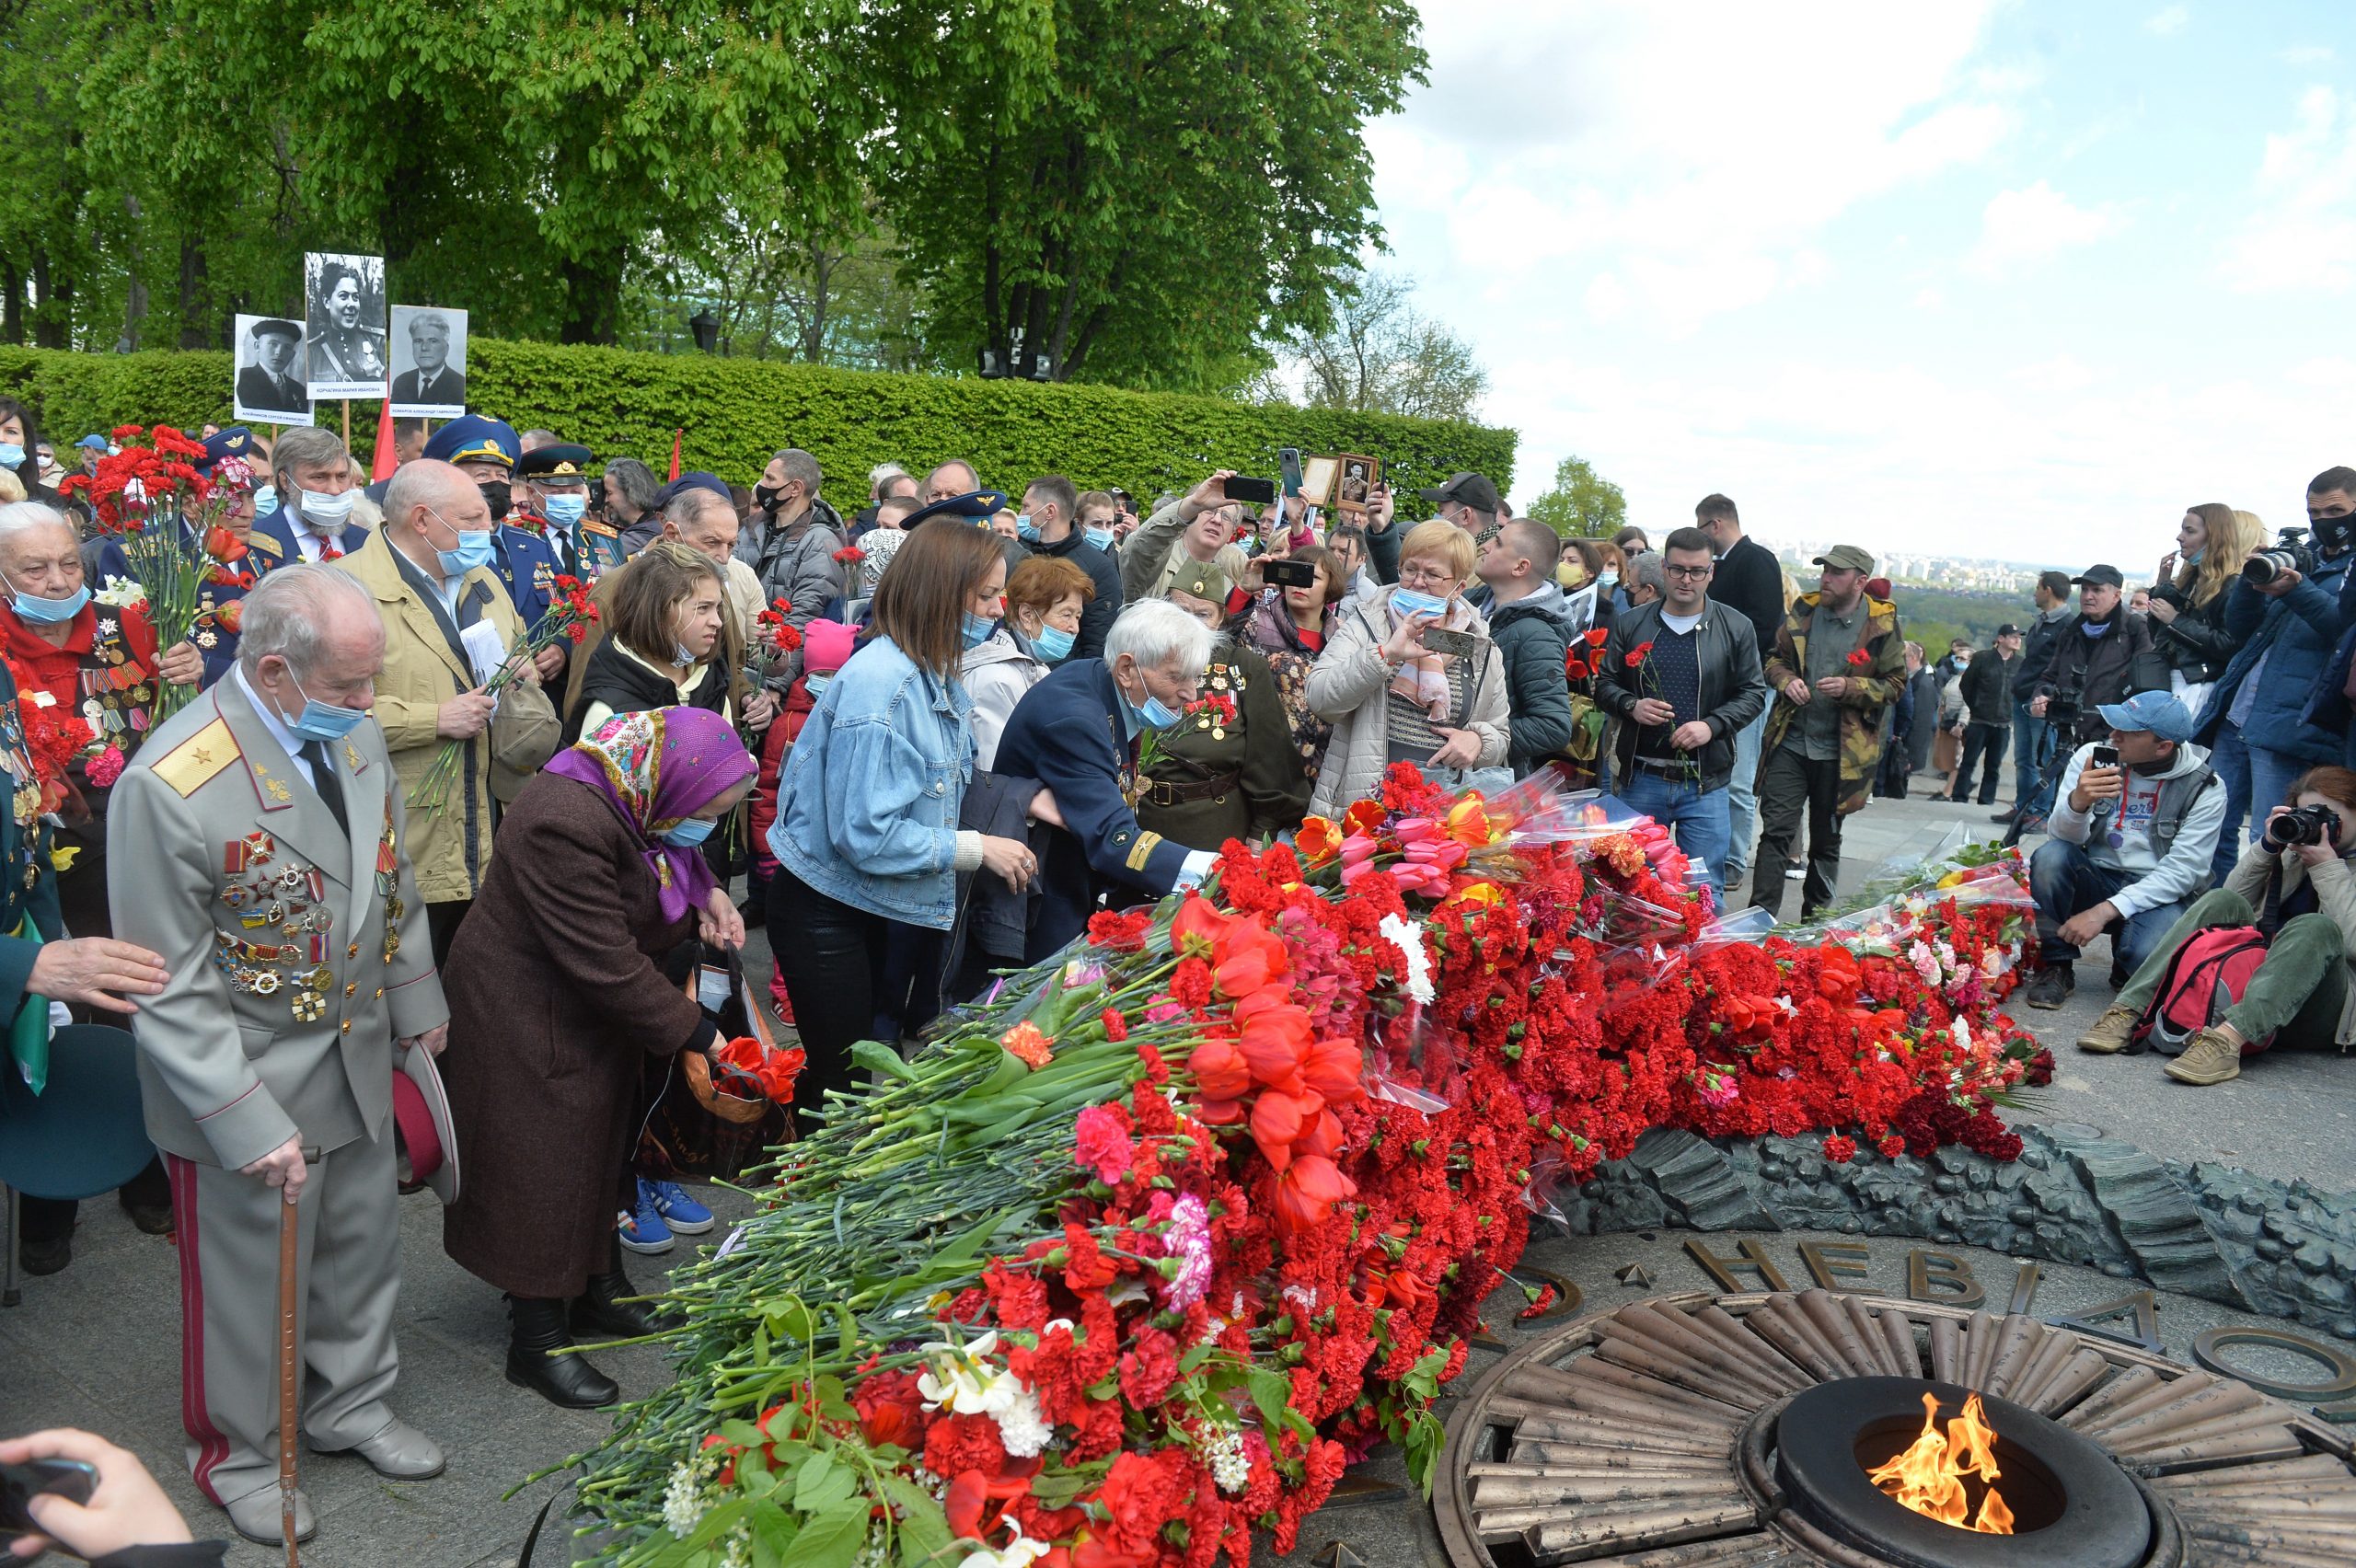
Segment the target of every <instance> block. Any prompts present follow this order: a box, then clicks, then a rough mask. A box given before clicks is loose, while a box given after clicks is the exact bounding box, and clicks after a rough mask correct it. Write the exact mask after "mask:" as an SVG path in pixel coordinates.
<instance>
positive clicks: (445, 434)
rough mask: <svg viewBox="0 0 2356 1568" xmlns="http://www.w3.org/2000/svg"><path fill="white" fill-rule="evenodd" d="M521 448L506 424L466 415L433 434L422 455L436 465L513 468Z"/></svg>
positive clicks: (474, 415)
mask: <svg viewBox="0 0 2356 1568" xmlns="http://www.w3.org/2000/svg"><path fill="white" fill-rule="evenodd" d="M523 448H524V444H523V443H522V442H521V441H519V440H517V439H516V437H515V427H514V425H511V424H509V423H508V422H507V421H505V420H493V419H485V418H484V417H483V416H482V415H480V414H468V415H466V416H465V417H463V418H460V419H455V420H452V421H450V422H449V423H448V424H445V425H444V426H443V427H442V428H441V429H440V430H437V431H435V432H433V435H432V436H431V437H430V438H428V440H427V441H426V443H425V452H424V454H423V455H425V456H428V457H431V458H433V460H434V461H436V462H438V463H504V464H506V465H507V467H510V468H513V467H515V460H516V458H517V457H518V456H519V455H521V454H522V452H523Z"/></svg>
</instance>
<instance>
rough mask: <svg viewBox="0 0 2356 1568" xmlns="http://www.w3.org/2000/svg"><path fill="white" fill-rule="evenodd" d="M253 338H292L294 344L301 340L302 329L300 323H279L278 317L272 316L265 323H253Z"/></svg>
mask: <svg viewBox="0 0 2356 1568" xmlns="http://www.w3.org/2000/svg"><path fill="white" fill-rule="evenodd" d="M254 336H255V337H257V338H292V339H294V340H295V341H296V342H300V341H302V340H303V328H302V324H301V323H300V322H295V321H281V320H280V319H278V317H274V316H273V317H271V318H270V319H269V320H267V321H257V322H255V323H254Z"/></svg>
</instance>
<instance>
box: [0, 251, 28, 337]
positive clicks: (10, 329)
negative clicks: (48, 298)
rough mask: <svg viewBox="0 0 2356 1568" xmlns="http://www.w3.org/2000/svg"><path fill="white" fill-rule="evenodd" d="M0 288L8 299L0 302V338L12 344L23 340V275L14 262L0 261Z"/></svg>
mask: <svg viewBox="0 0 2356 1568" xmlns="http://www.w3.org/2000/svg"><path fill="white" fill-rule="evenodd" d="M0 288H5V289H6V290H7V291H8V297H7V299H6V301H5V302H0V337H5V338H6V339H7V340H8V341H10V342H12V343H17V344H21V343H23V342H24V340H25V275H24V273H22V272H21V271H17V264H16V263H15V262H14V261H0Z"/></svg>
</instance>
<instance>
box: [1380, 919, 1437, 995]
mask: <svg viewBox="0 0 2356 1568" xmlns="http://www.w3.org/2000/svg"><path fill="white" fill-rule="evenodd" d="M1375 929H1377V930H1379V931H1380V932H1381V933H1382V936H1383V940H1386V941H1388V942H1389V943H1390V944H1391V945H1392V947H1395V948H1397V949H1398V950H1399V956H1400V957H1401V958H1402V959H1403V960H1404V961H1405V962H1406V965H1407V974H1406V986H1407V995H1408V996H1410V997H1414V998H1415V1000H1416V1001H1419V1002H1429V1001H1430V1000H1431V999H1432V961H1431V957H1430V955H1429V954H1428V953H1426V952H1425V951H1424V937H1423V933H1422V932H1421V931H1418V930H1417V929H1416V928H1415V927H1414V926H1412V925H1410V924H1408V923H1407V921H1406V919H1405V918H1404V917H1402V916H1398V915H1385V916H1384V917H1382V924H1381V925H1380V926H1378V927H1376V928H1375Z"/></svg>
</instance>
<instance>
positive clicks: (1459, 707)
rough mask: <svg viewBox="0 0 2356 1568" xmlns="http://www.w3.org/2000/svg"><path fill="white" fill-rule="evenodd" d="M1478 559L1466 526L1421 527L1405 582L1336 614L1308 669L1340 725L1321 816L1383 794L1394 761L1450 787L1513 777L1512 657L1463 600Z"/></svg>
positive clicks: (1404, 562) (1316, 692)
mask: <svg viewBox="0 0 2356 1568" xmlns="http://www.w3.org/2000/svg"><path fill="white" fill-rule="evenodd" d="M1473 556H1474V548H1473V544H1472V535H1470V534H1468V533H1466V532H1465V531H1464V530H1463V529H1461V528H1459V527H1457V526H1456V525H1454V524H1452V523H1443V522H1440V521H1438V519H1434V520H1433V521H1431V522H1428V523H1419V524H1417V525H1415V528H1414V529H1413V530H1412V531H1411V532H1410V533H1409V534H1408V535H1407V537H1406V538H1405V540H1404V541H1403V542H1402V543H1401V545H1400V547H1399V582H1398V583H1397V585H1396V586H1394V587H1391V588H1386V589H1384V590H1382V591H1381V592H1380V593H1379V594H1376V595H1375V596H1374V597H1373V598H1372V599H1371V600H1370V601H1367V602H1364V603H1360V602H1357V601H1350V602H1345V604H1344V605H1342V606H1341V610H1340V613H1339V614H1338V615H1337V616H1335V617H1334V626H1333V629H1332V631H1331V632H1329V633H1328V634H1327V637H1326V640H1325V651H1323V652H1322V653H1321V654H1320V655H1319V656H1318V659H1317V667H1316V668H1315V669H1313V670H1311V672H1310V674H1309V705H1310V707H1311V708H1312V709H1315V710H1316V712H1317V714H1318V716H1319V717H1320V718H1322V719H1325V720H1327V721H1330V722H1331V723H1332V724H1333V726H1334V738H1333V740H1332V741H1331V742H1330V743H1329V744H1328V745H1327V747H1326V751H1325V761H1324V764H1323V766H1322V767H1321V768H1320V769H1319V771H1318V775H1317V792H1316V794H1315V796H1314V797H1313V798H1312V799H1311V801H1310V810H1311V811H1312V812H1314V813H1317V814H1318V815H1320V816H1335V815H1339V814H1340V813H1341V812H1343V811H1344V810H1345V809H1346V808H1347V807H1348V806H1349V805H1350V804H1351V802H1353V801H1362V800H1365V799H1367V798H1368V797H1369V796H1371V795H1373V794H1374V793H1375V792H1376V791H1377V790H1379V789H1380V788H1381V785H1382V774H1383V770H1384V769H1385V768H1387V767H1390V766H1391V765H1392V763H1394V762H1412V763H1414V764H1415V765H1416V766H1417V767H1421V768H1422V769H1423V770H1424V772H1425V774H1426V777H1428V778H1431V779H1432V780H1433V781H1434V782H1435V783H1438V784H1439V785H1441V786H1442V787H1443V788H1448V789H1463V788H1470V787H1480V786H1485V785H1487V784H1489V783H1491V782H1492V781H1493V778H1494V779H1495V780H1496V781H1499V782H1510V781H1511V776H1510V774H1507V772H1506V771H1505V767H1504V764H1505V760H1506V748H1507V728H1506V723H1507V689H1506V674H1505V662H1504V660H1503V659H1502V658H1501V657H1500V656H1499V655H1498V653H1497V650H1496V644H1495V643H1494V642H1492V641H1491V640H1489V623H1488V622H1487V621H1485V620H1484V619H1483V618H1482V617H1481V616H1480V614H1479V613H1478V612H1477V611H1475V610H1474V609H1473V608H1472V605H1469V604H1467V603H1465V601H1464V599H1463V598H1462V597H1461V594H1462V590H1463V587H1464V584H1465V582H1466V581H1467V580H1468V579H1470V578H1471V577H1472V562H1473ZM1488 770H1494V773H1492V774H1490V776H1488V777H1484V776H1483V775H1484V772H1488Z"/></svg>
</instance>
